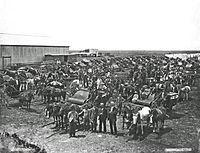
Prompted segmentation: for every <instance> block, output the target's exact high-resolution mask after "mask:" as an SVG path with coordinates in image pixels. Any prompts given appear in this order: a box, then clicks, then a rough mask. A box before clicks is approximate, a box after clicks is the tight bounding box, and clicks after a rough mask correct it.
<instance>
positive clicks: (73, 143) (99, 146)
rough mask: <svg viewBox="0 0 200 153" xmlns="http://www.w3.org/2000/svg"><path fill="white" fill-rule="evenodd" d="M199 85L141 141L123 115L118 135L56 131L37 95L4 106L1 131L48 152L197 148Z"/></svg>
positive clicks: (159, 151)
mask: <svg viewBox="0 0 200 153" xmlns="http://www.w3.org/2000/svg"><path fill="white" fill-rule="evenodd" d="M197 85H198V86H196V87H193V90H192V92H191V95H190V96H191V100H190V101H188V102H183V103H179V104H177V105H176V106H175V108H174V111H173V114H172V117H171V118H170V119H168V120H166V122H165V129H164V130H163V131H162V134H161V136H160V137H159V136H158V135H157V134H155V133H152V132H148V134H146V135H145V138H144V139H143V140H141V141H139V140H134V139H132V137H130V136H125V135H124V133H126V130H122V119H121V117H119V118H118V130H119V136H118V137H115V136H113V135H110V134H109V133H110V130H109V125H108V123H107V125H108V133H105V134H103V133H91V132H83V131H79V132H77V137H76V138H69V134H67V133H65V131H61V130H60V131H57V130H56V129H55V128H54V126H55V125H53V124H50V125H47V126H44V127H43V125H46V124H48V123H50V122H51V121H52V120H51V119H47V118H46V117H45V115H44V105H43V104H42V102H41V101H40V99H38V97H36V99H35V100H34V101H33V103H32V105H31V110H29V111H28V110H26V109H19V108H18V106H17V100H16V99H12V100H11V101H10V103H11V104H12V106H11V107H10V108H9V109H8V108H3V109H2V111H1V118H0V132H1V131H7V132H9V133H14V132H15V133H17V134H18V135H19V136H20V137H21V138H23V139H24V140H26V141H28V142H32V143H35V144H37V145H38V146H41V147H44V148H45V149H46V151H47V152H48V153H79V152H80V153H93V152H94V153H114V152H121V153H133V152H134V153H150V152H152V153H153V152H154V153H163V152H165V149H166V148H192V149H194V148H196V147H197V145H198V139H197V128H199V127H200V119H199V117H200V111H199V109H200V104H199V99H200V96H199V93H200V91H199V89H200V82H198V84H197Z"/></svg>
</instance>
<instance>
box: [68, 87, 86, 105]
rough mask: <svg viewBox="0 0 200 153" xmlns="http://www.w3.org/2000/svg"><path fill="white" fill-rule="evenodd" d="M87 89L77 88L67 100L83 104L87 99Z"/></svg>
mask: <svg viewBox="0 0 200 153" xmlns="http://www.w3.org/2000/svg"><path fill="white" fill-rule="evenodd" d="M88 96H89V91H88V90H83V89H81V90H79V91H77V92H76V93H75V94H74V95H73V96H72V97H70V98H69V99H68V101H67V102H70V103H72V104H78V105H83V104H84V103H85V101H86V100H87V99H88Z"/></svg>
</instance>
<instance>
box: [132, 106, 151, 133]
mask: <svg viewBox="0 0 200 153" xmlns="http://www.w3.org/2000/svg"><path fill="white" fill-rule="evenodd" d="M150 112H151V109H150V108H149V107H143V108H142V109H141V110H139V111H138V112H137V114H136V116H137V117H133V123H136V124H137V132H136V133H138V130H139V129H138V128H139V127H140V128H141V134H142V135H143V134H144V124H145V123H144V122H146V123H147V128H149V126H150V123H151V115H150Z"/></svg>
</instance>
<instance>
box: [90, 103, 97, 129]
mask: <svg viewBox="0 0 200 153" xmlns="http://www.w3.org/2000/svg"><path fill="white" fill-rule="evenodd" d="M97 117H98V108H97V107H96V106H93V107H92V108H91V111H90V122H91V131H92V132H96V130H97Z"/></svg>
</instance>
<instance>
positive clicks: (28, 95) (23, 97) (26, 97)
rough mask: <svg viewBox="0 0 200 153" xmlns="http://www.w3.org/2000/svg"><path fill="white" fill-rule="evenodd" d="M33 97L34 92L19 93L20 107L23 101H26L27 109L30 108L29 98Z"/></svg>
mask: <svg viewBox="0 0 200 153" xmlns="http://www.w3.org/2000/svg"><path fill="white" fill-rule="evenodd" d="M33 98H34V94H33V92H32V91H29V92H28V93H26V94H20V96H19V103H20V105H21V107H22V106H23V103H24V102H26V105H27V109H30V106H31V100H32V99H33Z"/></svg>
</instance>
